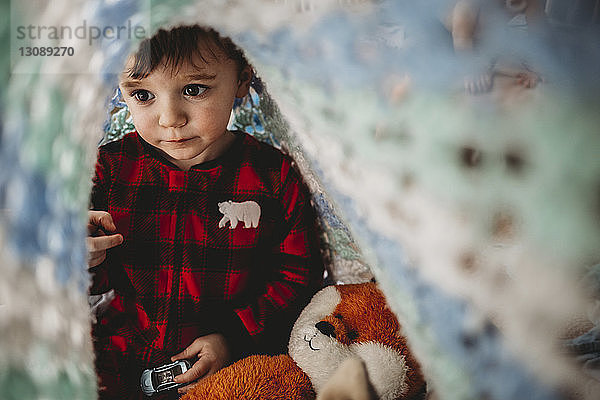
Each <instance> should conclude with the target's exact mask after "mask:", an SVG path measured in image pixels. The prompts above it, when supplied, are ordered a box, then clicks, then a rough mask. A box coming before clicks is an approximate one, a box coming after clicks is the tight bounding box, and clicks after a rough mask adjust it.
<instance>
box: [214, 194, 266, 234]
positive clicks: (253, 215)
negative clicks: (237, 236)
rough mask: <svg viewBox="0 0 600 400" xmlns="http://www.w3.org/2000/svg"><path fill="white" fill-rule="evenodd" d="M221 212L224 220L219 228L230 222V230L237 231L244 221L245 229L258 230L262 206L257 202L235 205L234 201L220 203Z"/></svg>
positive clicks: (220, 222)
mask: <svg viewBox="0 0 600 400" xmlns="http://www.w3.org/2000/svg"><path fill="white" fill-rule="evenodd" d="M218 205H219V211H220V212H221V213H222V214H223V218H221V220H220V221H219V228H222V227H224V226H225V225H227V221H229V222H230V225H229V229H235V227H236V226H237V224H238V222H239V221H244V228H256V227H257V226H258V220H259V219H260V206H259V205H258V203H256V202H255V201H244V202H241V203H234V202H233V201H231V200H229V201H224V202H222V203H218Z"/></svg>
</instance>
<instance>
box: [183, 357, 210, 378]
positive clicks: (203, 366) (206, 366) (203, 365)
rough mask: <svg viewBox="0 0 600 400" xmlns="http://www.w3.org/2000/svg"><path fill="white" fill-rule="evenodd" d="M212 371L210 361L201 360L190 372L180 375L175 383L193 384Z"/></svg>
mask: <svg viewBox="0 0 600 400" xmlns="http://www.w3.org/2000/svg"><path fill="white" fill-rule="evenodd" d="M209 370H210V361H209V360H208V359H206V358H199V359H198V361H196V362H195V363H194V365H192V368H190V369H189V370H188V371H186V372H185V373H184V374H181V375H178V376H177V377H176V378H175V382H178V383H186V382H193V381H195V380H197V379H200V378H202V377H203V376H204V375H206V374H207V373H208V371H209Z"/></svg>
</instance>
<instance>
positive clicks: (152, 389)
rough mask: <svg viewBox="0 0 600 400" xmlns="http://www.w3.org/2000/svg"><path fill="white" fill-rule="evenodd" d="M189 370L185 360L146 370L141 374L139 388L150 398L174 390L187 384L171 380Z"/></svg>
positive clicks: (188, 364)
mask: <svg viewBox="0 0 600 400" xmlns="http://www.w3.org/2000/svg"><path fill="white" fill-rule="evenodd" d="M190 368H191V364H190V362H189V361H187V360H178V361H175V362H173V363H170V364H166V365H162V366H160V367H156V368H152V369H146V370H144V372H142V377H141V379H140V386H141V387H142V392H144V394H145V395H146V396H152V395H154V394H156V393H159V392H164V391H166V390H171V389H175V388H178V387H181V386H184V385H187V383H175V382H173V379H174V378H175V377H176V376H177V375H181V374H183V373H184V372H186V371H187V370H188V369H190Z"/></svg>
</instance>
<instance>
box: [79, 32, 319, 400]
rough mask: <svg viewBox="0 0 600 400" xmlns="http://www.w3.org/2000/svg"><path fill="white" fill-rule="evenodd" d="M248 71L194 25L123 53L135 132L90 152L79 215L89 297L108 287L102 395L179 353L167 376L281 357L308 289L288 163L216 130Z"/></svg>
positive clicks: (293, 175)
mask: <svg viewBox="0 0 600 400" xmlns="http://www.w3.org/2000/svg"><path fill="white" fill-rule="evenodd" d="M251 78H252V70H251V68H250V66H249V65H248V63H247V61H246V60H245V58H244V56H243V54H242V52H241V51H240V50H239V49H237V48H236V47H235V45H233V43H232V42H231V41H230V40H229V39H226V38H221V37H220V36H219V35H218V34H217V33H216V32H215V31H213V30H209V29H204V28H200V27H198V26H192V27H178V28H174V29H172V30H170V31H165V30H160V31H158V33H157V34H156V35H155V36H154V37H152V38H151V39H147V40H146V41H144V42H142V43H141V45H140V48H139V50H138V51H137V53H135V54H134V55H133V56H132V57H130V58H129V60H128V61H127V65H126V69H125V72H124V73H123V74H122V77H121V79H120V84H119V87H120V89H121V92H122V93H123V96H124V99H125V101H126V103H127V105H128V107H129V110H130V112H131V115H132V117H133V122H134V125H135V127H136V132H133V133H130V134H128V135H126V136H125V137H124V138H123V139H121V140H119V141H116V142H113V143H110V144H107V145H106V146H103V147H102V148H101V149H100V151H99V156H98V162H97V166H96V176H95V178H94V187H93V190H92V198H91V203H92V211H90V221H89V227H90V238H88V243H89V249H90V254H89V260H90V262H89V265H90V268H91V269H90V270H91V271H92V272H93V273H94V282H93V284H92V288H91V293H92V294H96V293H102V292H106V291H107V290H109V289H114V291H115V293H116V297H115V298H114V300H112V303H111V304H110V307H109V308H108V310H106V311H105V312H104V314H103V315H102V316H100V317H99V318H98V322H97V323H96V324H95V325H94V327H93V335H94V346H95V351H96V368H97V372H98V375H99V378H100V396H101V398H120V399H124V398H140V397H142V395H141V394H140V389H139V379H140V374H141V372H142V370H143V369H145V368H152V367H155V366H158V365H162V364H165V363H168V362H170V361H173V360H178V359H190V360H192V364H193V366H192V368H191V370H190V371H189V372H186V373H185V374H183V375H180V376H179V377H177V378H176V381H177V382H180V383H192V382H194V381H195V380H197V379H199V378H202V377H203V376H206V375H210V374H212V373H214V372H216V371H217V370H218V369H220V368H222V367H224V366H225V365H227V364H228V363H229V362H232V361H235V360H236V359H239V358H241V357H243V356H245V355H248V354H250V353H256V352H266V353H281V352H285V350H286V346H287V340H288V338H289V331H290V329H291V326H292V324H293V322H294V321H295V319H296V318H297V316H298V314H299V312H300V310H301V309H302V308H303V306H304V305H305V304H307V303H308V301H309V300H310V298H311V296H312V295H313V294H314V293H315V292H316V290H317V289H318V288H319V286H320V285H321V280H322V274H323V265H322V262H321V259H320V254H319V250H318V240H317V234H316V232H315V230H314V227H315V219H314V213H313V210H312V208H311V207H310V201H309V194H308V191H307V189H306V187H305V186H304V185H303V183H302V181H301V178H300V176H299V174H298V173H297V172H296V170H295V169H294V168H293V167H292V162H291V160H290V158H289V157H287V156H285V155H283V154H282V153H281V152H279V151H278V150H276V149H274V148H272V147H270V146H268V145H265V144H261V143H259V142H258V141H256V140H255V139H253V138H252V137H251V136H249V135H246V134H244V133H242V132H230V131H228V130H227V124H228V121H229V117H230V113H231V110H232V107H233V102H234V99H235V98H236V97H243V96H245V95H246V94H247V93H248V90H249V85H250V80H251ZM189 387H190V385H188V386H186V387H184V388H182V389H179V391H180V392H183V391H185V390H186V389H189ZM169 395H170V396H175V397H176V393H175V394H173V393H171V394H169Z"/></svg>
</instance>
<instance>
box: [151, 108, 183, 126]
mask: <svg viewBox="0 0 600 400" xmlns="http://www.w3.org/2000/svg"><path fill="white" fill-rule="evenodd" d="M158 124H159V125H160V126H162V127H164V128H180V127H182V126H184V125H185V124H187V117H186V115H185V112H184V111H183V110H182V109H181V107H179V106H178V105H177V104H176V103H174V102H167V103H166V104H163V107H162V108H161V112H160V116H159V119H158Z"/></svg>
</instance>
